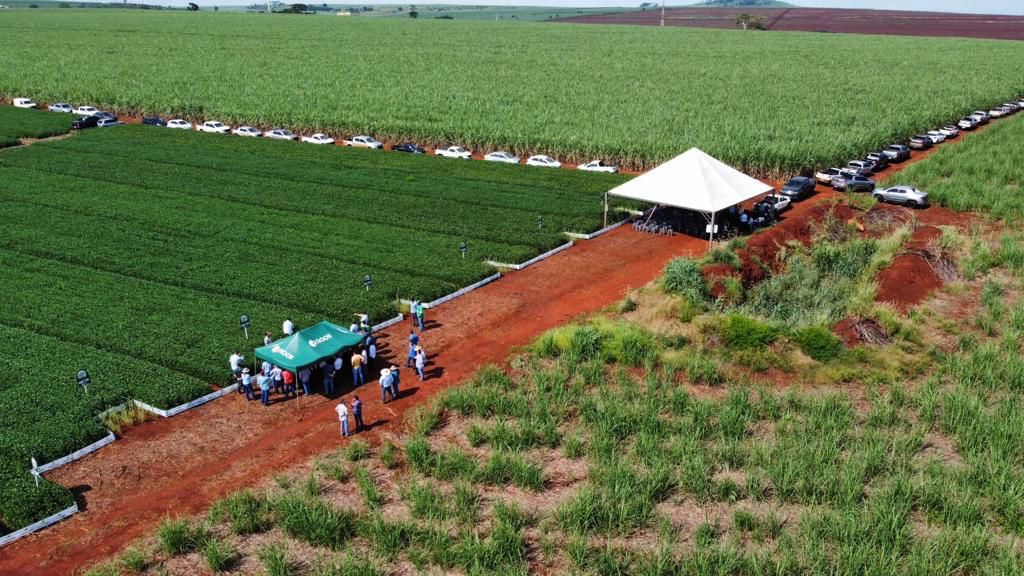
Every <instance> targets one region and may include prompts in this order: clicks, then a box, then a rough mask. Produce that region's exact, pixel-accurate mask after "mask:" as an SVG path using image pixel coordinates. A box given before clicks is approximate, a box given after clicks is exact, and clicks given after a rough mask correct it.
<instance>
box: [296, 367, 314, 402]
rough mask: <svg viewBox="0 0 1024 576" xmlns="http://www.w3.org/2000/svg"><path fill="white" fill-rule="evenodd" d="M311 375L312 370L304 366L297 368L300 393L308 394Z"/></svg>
mask: <svg viewBox="0 0 1024 576" xmlns="http://www.w3.org/2000/svg"><path fill="white" fill-rule="evenodd" d="M312 377H313V371H312V370H310V369H309V366H306V367H305V368H303V369H302V370H299V382H302V393H303V394H304V395H306V396H309V392H310V390H309V380H310V379H311V378H312Z"/></svg>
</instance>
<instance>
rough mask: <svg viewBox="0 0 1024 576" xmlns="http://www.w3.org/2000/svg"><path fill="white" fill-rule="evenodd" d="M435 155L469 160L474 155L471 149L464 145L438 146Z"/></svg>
mask: <svg viewBox="0 0 1024 576" xmlns="http://www.w3.org/2000/svg"><path fill="white" fill-rule="evenodd" d="M434 156H443V157H445V158H461V159H463V160H469V159H470V158H472V157H473V155H472V154H471V153H470V151H469V150H466V149H465V148H463V147H462V146H449V147H447V148H438V149H437V150H434Z"/></svg>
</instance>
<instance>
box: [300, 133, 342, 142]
mask: <svg viewBox="0 0 1024 576" xmlns="http://www.w3.org/2000/svg"><path fill="white" fill-rule="evenodd" d="M302 141H303V142H306V143H307V144H334V138H331V137H330V136H328V135H327V134H323V133H321V132H317V133H316V134H313V135H312V136H303V137H302Z"/></svg>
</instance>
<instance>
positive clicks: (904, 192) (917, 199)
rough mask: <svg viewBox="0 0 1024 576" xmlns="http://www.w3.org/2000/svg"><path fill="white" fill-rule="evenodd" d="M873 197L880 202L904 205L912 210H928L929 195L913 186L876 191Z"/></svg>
mask: <svg viewBox="0 0 1024 576" xmlns="http://www.w3.org/2000/svg"><path fill="white" fill-rule="evenodd" d="M871 195H872V196H873V197H874V198H875V200H878V201H879V202H892V203H894V204H904V205H906V206H909V207H911V208H927V207H928V193H927V192H922V191H920V190H918V189H917V188H914V187H913V186H893V187H891V188H884V189H879V190H875V191H874V192H872V193H871Z"/></svg>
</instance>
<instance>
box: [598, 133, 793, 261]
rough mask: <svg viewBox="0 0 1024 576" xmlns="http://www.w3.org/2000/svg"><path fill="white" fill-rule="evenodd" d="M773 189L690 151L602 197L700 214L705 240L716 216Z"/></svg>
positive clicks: (711, 235)
mask: <svg viewBox="0 0 1024 576" xmlns="http://www.w3.org/2000/svg"><path fill="white" fill-rule="evenodd" d="M772 190H773V187H772V186H769V185H768V184H765V183H764V182H761V181H760V180H757V179H755V178H751V177H750V176H747V175H746V174H744V173H742V172H740V171H739V170H736V169H735V168H733V167H731V166H729V165H728V164H725V163H724V162H721V161H719V160H718V159H716V158H714V157H712V156H709V155H707V154H705V153H704V152H703V151H702V150H699V149H697V148H690V149H689V150H687V151H686V152H683V153H682V154H680V155H679V156H676V157H675V158H673V159H671V160H669V161H668V162H666V163H664V164H662V165H661V166H658V167H657V168H655V169H654V170H651V171H650V172H647V173H645V174H642V175H640V176H637V177H636V178H634V179H632V180H630V181H629V182H626V183H625V184H622V185H621V186H618V187H616V188H613V189H611V190H609V191H608V192H606V193H605V195H604V206H605V217H606V218H607V214H608V195H609V194H610V195H612V196H619V197H622V198H632V199H634V200H641V201H644V202H650V203H652V204H657V205H662V206H674V207H676V208H684V209H687V210H693V211H695V212H700V213H702V214H704V216H705V217H706V218H707V219H708V224H709V226H708V240H709V241H710V240H711V239H712V238H713V237H714V232H715V213H716V212H719V211H721V210H725V209H726V208H729V207H730V206H735V205H737V204H740V203H742V202H745V201H747V200H750V199H751V198H754V197H757V196H759V195H761V194H764V193H766V192H770V191H772Z"/></svg>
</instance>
